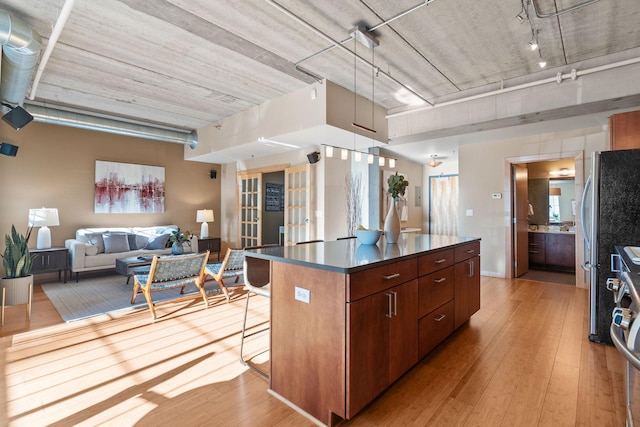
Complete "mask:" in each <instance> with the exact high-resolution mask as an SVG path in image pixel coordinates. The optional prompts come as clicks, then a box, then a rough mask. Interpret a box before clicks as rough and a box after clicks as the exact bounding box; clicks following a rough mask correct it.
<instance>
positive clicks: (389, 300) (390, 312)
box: [385, 294, 393, 319]
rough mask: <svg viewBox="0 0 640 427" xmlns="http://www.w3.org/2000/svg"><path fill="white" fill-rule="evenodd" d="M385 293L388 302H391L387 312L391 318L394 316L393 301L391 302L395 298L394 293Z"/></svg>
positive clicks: (387, 315)
mask: <svg viewBox="0 0 640 427" xmlns="http://www.w3.org/2000/svg"><path fill="white" fill-rule="evenodd" d="M385 295H387V302H388V303H389V307H387V314H385V316H386V317H388V318H389V319H391V318H392V317H393V309H392V304H393V303H392V302H391V300H392V299H393V295H391V294H385Z"/></svg>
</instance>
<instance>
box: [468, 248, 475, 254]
mask: <svg viewBox="0 0 640 427" xmlns="http://www.w3.org/2000/svg"><path fill="white" fill-rule="evenodd" d="M475 251H476V250H475V249H467V253H468V254H472V253H474V252H475Z"/></svg>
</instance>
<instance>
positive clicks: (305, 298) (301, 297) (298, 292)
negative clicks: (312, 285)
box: [295, 286, 311, 304]
mask: <svg viewBox="0 0 640 427" xmlns="http://www.w3.org/2000/svg"><path fill="white" fill-rule="evenodd" d="M295 298H296V300H297V301H302V302H306V303H307V304H309V300H310V299H311V291H310V290H309V289H305V288H299V287H297V286H296V289H295Z"/></svg>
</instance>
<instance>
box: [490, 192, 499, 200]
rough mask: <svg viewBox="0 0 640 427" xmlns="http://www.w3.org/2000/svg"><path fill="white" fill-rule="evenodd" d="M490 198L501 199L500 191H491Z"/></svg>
mask: <svg viewBox="0 0 640 427" xmlns="http://www.w3.org/2000/svg"><path fill="white" fill-rule="evenodd" d="M491 198H492V199H502V193H493V194H492V195H491Z"/></svg>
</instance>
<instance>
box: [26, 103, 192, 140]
mask: <svg viewBox="0 0 640 427" xmlns="http://www.w3.org/2000/svg"><path fill="white" fill-rule="evenodd" d="M25 109H26V110H27V111H28V112H29V114H31V115H32V116H33V119H34V120H35V121H36V122H40V123H49V124H54V125H61V126H70V127H75V128H79V129H88V130H97V131H101V132H107V133H113V134H117V135H125V136H134V137H136V138H146V139H153V140H156V141H164V142H173V143H176V144H183V145H188V146H189V147H191V149H194V148H196V147H197V146H198V134H197V132H196V131H195V130H192V131H191V132H187V131H184V132H181V131H177V130H169V129H161V128H155V127H152V126H146V125H140V124H135V123H129V122H121V121H117V120H113V119H107V118H103V117H95V116H90V115H87V114H81V113H76V112H71V111H64V110H57V109H53V108H48V107H41V106H39V105H31V104H29V105H26V106H25Z"/></svg>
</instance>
